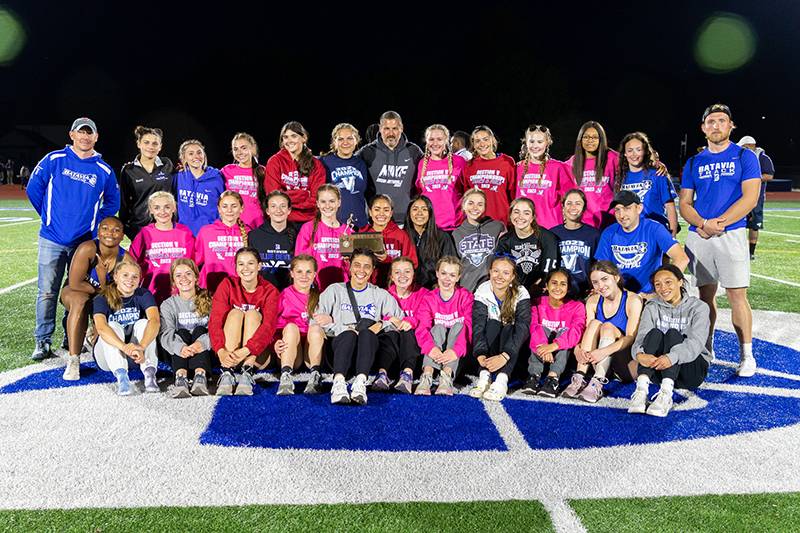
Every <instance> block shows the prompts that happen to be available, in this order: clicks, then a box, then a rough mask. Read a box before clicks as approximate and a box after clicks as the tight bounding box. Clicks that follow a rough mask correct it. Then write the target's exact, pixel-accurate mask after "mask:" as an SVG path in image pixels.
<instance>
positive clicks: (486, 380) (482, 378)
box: [478, 370, 492, 383]
mask: <svg viewBox="0 0 800 533" xmlns="http://www.w3.org/2000/svg"><path fill="white" fill-rule="evenodd" d="M490 379H492V375H491V374H490V373H489V371H488V370H481V373H480V374H479V375H478V381H482V382H483V383H489V380H490Z"/></svg>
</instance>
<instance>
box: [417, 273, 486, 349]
mask: <svg viewBox="0 0 800 533" xmlns="http://www.w3.org/2000/svg"><path fill="white" fill-rule="evenodd" d="M472 304H473V296H472V293H471V292H470V291H468V290H467V289H465V288H464V287H456V290H455V292H453V295H452V296H451V297H450V298H449V299H448V300H444V299H442V295H441V293H440V292H439V289H434V290H432V291H430V292H428V294H426V295H425V296H424V297H423V298H422V301H421V302H420V305H419V310H418V311H417V328H416V335H417V343H418V344H419V347H420V350H421V352H422V354H423V355H428V354H429V353H430V352H431V350H433V348H434V347H435V346H436V344H435V343H434V341H433V336H432V335H431V328H432V327H433V326H443V327H445V328H447V329H450V328H452V327H453V326H455V325H456V324H462V329H461V331H460V332H459V333H458V339H456V343H455V344H454V345H453V350H454V351H455V352H456V355H457V356H458V357H464V356H465V355H466V354H467V345H468V342H469V340H470V339H472Z"/></svg>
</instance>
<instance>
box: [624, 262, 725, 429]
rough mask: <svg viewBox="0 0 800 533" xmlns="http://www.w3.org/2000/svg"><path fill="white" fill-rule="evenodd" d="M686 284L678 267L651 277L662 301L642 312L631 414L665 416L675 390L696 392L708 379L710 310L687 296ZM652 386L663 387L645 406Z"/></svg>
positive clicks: (666, 267) (666, 268) (654, 301)
mask: <svg viewBox="0 0 800 533" xmlns="http://www.w3.org/2000/svg"><path fill="white" fill-rule="evenodd" d="M683 280H684V278H683V273H682V272H681V271H680V270H679V269H678V268H677V267H676V266H675V265H664V266H661V267H659V268H658V269H656V271H655V272H654V273H653V276H652V283H653V287H654V288H655V290H656V294H657V295H658V296H657V297H656V298H654V299H652V300H650V301H649V302H648V303H647V305H646V306H645V308H644V311H642V320H641V322H640V323H639V333H638V334H637V335H636V340H635V341H634V342H633V347H632V348H631V351H632V352H633V353H634V354H635V360H636V361H637V362H638V363H639V366H638V369H637V370H638V373H637V374H638V377H637V378H636V391H635V392H634V393H633V396H632V397H631V403H630V407H629V408H628V412H629V413H645V412H646V413H647V414H648V415H653V416H667V414H669V411H670V409H671V408H672V390H673V388H674V387H678V388H679V389H696V388H697V387H699V386H700V385H701V384H702V383H703V380H705V378H706V375H707V374H708V365H709V363H710V362H711V354H710V353H709V351H708V349H707V348H706V339H707V338H708V330H709V328H710V327H711V323H710V321H709V310H708V305H707V304H706V303H705V302H703V301H702V300H700V299H699V298H696V297H694V296H689V295H688V294H686V290H685V289H684V287H683ZM651 381H652V382H655V383H660V384H661V388H660V389H659V391H658V393H657V394H656V396H655V399H654V400H653V402H652V403H651V404H650V405H649V406H647V396H648V392H649V391H648V385H649V384H650V382H651Z"/></svg>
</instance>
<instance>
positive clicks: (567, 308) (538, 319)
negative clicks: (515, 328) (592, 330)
mask: <svg viewBox="0 0 800 533" xmlns="http://www.w3.org/2000/svg"><path fill="white" fill-rule="evenodd" d="M542 326H544V327H546V328H547V329H549V330H550V331H552V332H555V333H556V334H557V335H559V337H558V338H557V339H556V340H555V341H553V342H555V343H556V344H557V345H558V349H559V350H568V349H570V348H574V347H575V346H577V345H578V343H579V342H581V337H583V330H584V329H586V307H585V306H584V305H583V303H582V302H580V301H578V300H565V301H564V303H563V304H562V305H561V307H559V308H555V307H552V306H551V305H550V298H549V297H548V296H542V297H541V298H538V299H537V300H536V302H535V303H534V306H533V308H532V309H531V350H533V351H534V352H535V351H536V348H537V347H539V346H541V345H542V344H548V342H549V341H548V340H547V335H545V333H544V330H543V329H542Z"/></svg>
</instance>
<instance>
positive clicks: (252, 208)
mask: <svg viewBox="0 0 800 533" xmlns="http://www.w3.org/2000/svg"><path fill="white" fill-rule="evenodd" d="M261 168H263V167H261ZM222 177H223V178H224V179H225V188H226V189H228V190H229V191H236V192H238V193H239V194H240V195H241V196H242V201H243V202H244V211H242V214H241V219H242V222H244V223H245V224H247V225H248V226H250V227H251V228H257V227H259V226H260V225H261V224H263V223H264V213H263V212H262V211H261V204H259V203H258V183H256V179H255V178H254V177H253V169H252V168H242V167H240V166H239V165H237V164H235V163H231V164H230V165H225V166H224V167H222Z"/></svg>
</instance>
